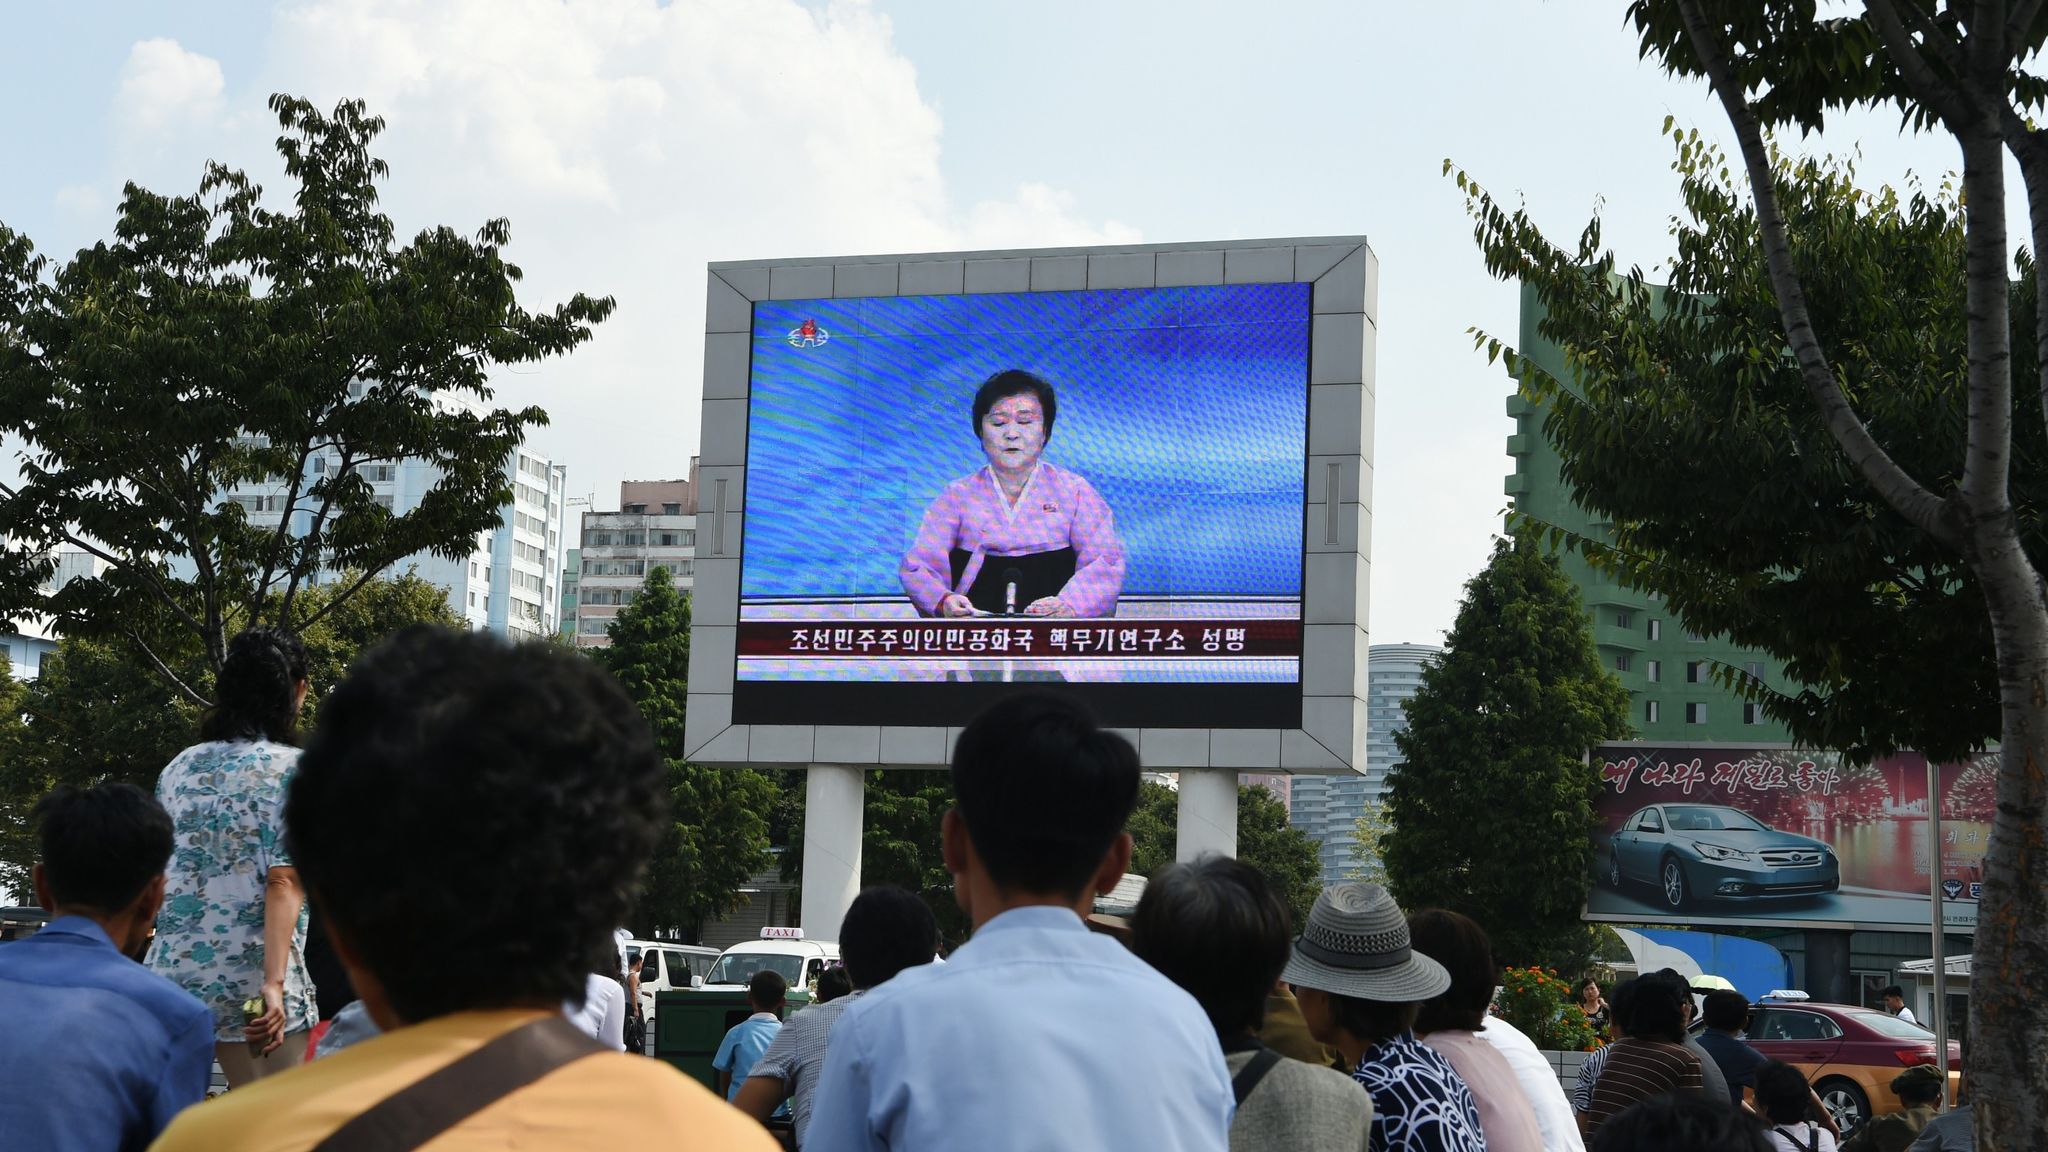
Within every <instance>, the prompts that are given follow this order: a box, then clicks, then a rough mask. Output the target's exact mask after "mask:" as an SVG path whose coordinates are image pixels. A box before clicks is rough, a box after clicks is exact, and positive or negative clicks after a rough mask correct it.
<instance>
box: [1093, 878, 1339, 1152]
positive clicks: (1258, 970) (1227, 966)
mask: <svg viewBox="0 0 2048 1152" xmlns="http://www.w3.org/2000/svg"><path fill="white" fill-rule="evenodd" d="M1292 935H1293V932H1292V931H1291V930H1290V928H1289V925H1288V915H1287V906H1286V905H1284V904H1282V903H1281V902H1280V897H1279V895H1278V894H1276V893H1275V892H1274V891H1273V887H1272V885H1271V884H1268V883H1267V882H1266V878H1265V876H1264V875H1262V874H1261V873H1260V872H1259V870H1258V869H1256V868H1254V867H1252V866H1251V865H1249V864H1246V863H1244V862H1243V861H1241V860H1233V859H1231V858H1229V857H1227V856H1218V855H1216V854H1214V853H1210V854H1207V855H1204V856H1203V857H1202V858H1201V859H1199V860H1196V861H1195V862H1194V863H1192V864H1168V865H1167V866H1166V867H1164V868H1162V869H1160V870H1159V871H1158V872H1155V873H1153V875H1152V879H1151V882H1150V883H1148V884H1146V885H1145V895H1144V897H1143V898H1142V899H1140V900H1139V901H1138V910H1137V914H1136V915H1134V916H1133V917H1131V950H1132V951H1134V952H1136V953H1137V954H1138V956H1139V958H1140V959H1142V960H1144V961H1145V962H1146V963H1148V964H1150V965H1152V966H1153V967H1154V968H1157V969H1159V971H1160V972H1161V973H1162V974H1164V975H1165V976H1166V978H1167V979H1169V980H1171V981H1173V982H1174V983H1175V984H1178V985H1180V986H1181V987H1183V988H1185V989H1187V990H1188V992H1189V993H1190V994H1192V995H1193V996H1194V998H1195V1000H1196V1001H1197V1002H1199V1003H1200V1004H1201V1005H1202V1010H1203V1011H1204V1012H1207V1013H1208V1014H1209V1023H1210V1024H1211V1025H1213V1026H1214V1027H1215V1029H1216V1038H1217V1040H1218V1041H1219V1042H1221V1044H1222V1045H1223V1053H1224V1059H1225V1061H1226V1062H1227V1063H1228V1065H1229V1067H1230V1072H1231V1088H1232V1089H1233V1090H1234V1091H1235V1093H1236V1095H1237V1097H1238V1106H1237V1116H1236V1117H1235V1118H1234V1119H1232V1120H1231V1122H1230V1143H1231V1147H1233V1148H1238V1149H1272V1150H1275V1152H1278V1150H1281V1149H1308V1148H1329V1149H1350V1150H1352V1152H1364V1150H1365V1148H1366V1146H1367V1142H1368V1136H1367V1131H1368V1126H1369V1124H1370V1122H1371V1119H1372V1097H1370V1096H1368V1095H1367V1094H1366V1091H1365V1089H1364V1088H1363V1087H1362V1086H1360V1085H1359V1083H1358V1082H1357V1081H1356V1080H1353V1079H1352V1078H1351V1077H1350V1076H1347V1075H1345V1074H1344V1073H1342V1072H1339V1071H1337V1070H1336V1069H1335V1068H1329V1067H1322V1066H1318V1065H1315V1064H1306V1063H1303V1062H1302V1061H1300V1060H1288V1059H1283V1058H1282V1057H1281V1056H1280V1054H1279V1053H1277V1052H1274V1051H1273V1050H1271V1049H1269V1048H1267V1047H1266V1046H1265V1045H1264V1044H1261V1043H1260V1042H1259V1040H1258V1038H1257V1031H1258V1028H1259V1025H1260V1024H1261V1023H1262V1018H1263V1017H1264V1015H1265V1011H1266V995H1267V993H1268V991H1269V990H1271V989H1272V987H1273V985H1274V983H1275V982H1276V981H1278V980H1279V979H1280V970H1281V969H1283V968H1285V967H1286V966H1287V958H1288V956H1289V955H1290V952H1291V949H1290V947H1289V941H1290V938H1291V937H1292Z"/></svg>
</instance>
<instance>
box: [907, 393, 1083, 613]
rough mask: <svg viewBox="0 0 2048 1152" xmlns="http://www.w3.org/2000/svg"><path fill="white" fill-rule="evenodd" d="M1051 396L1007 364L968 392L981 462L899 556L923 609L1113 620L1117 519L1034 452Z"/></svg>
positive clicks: (1041, 443) (936, 504) (1055, 407)
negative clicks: (984, 458)
mask: <svg viewBox="0 0 2048 1152" xmlns="http://www.w3.org/2000/svg"><path fill="white" fill-rule="evenodd" d="M1058 414H1059V399H1058V397H1057V396H1055V395H1054V393H1053V388H1052V385H1050V384H1048V383H1046V382H1045V381H1043V380H1041V379H1039V378H1038V377H1036V376H1034V375H1032V374H1031V373H1029V372H1024V371H1020V370H1018V369H1014V368H1013V369H1009V370H1007V371H1003V372H998V373H996V374H995V375H993V376H991V377H989V378H988V380H987V381H985V382H984V383H983V384H982V386H981V388H980V389H979V390H978V391H976V392H975V394H974V422H973V427H974V433H975V435H976V436H977V437H979V438H980V440H981V450H982V452H983V453H984V454H986V455H987V456H988V465H987V466H986V467H983V468H979V469H977V470H975V471H974V472H973V473H971V474H970V475H967V476H964V477H962V478H961V479H959V480H955V481H954V482H953V483H951V484H948V485H947V486H946V488H945V491H943V492H941V493H939V498H938V499H936V500H934V501H932V505H931V507H930V508H928V509H926V510H925V514H924V522H923V524H922V525H920V526H919V528H918V531H917V540H916V542H915V543H913V544H912V545H911V547H910V551H909V552H908V553H907V554H905V555H904V557H903V568H902V571H901V572H900V573H899V575H900V576H901V578H902V581H903V591H904V592H905V593H906V594H908V595H909V597H910V600H911V602H912V603H913V604H915V605H917V611H918V614H919V615H922V616H974V615H996V616H1005V615H1025V616H1113V615H1115V614H1116V600H1117V595H1118V593H1120V592H1121V591H1122V590H1123V584H1124V548H1123V542H1122V541H1121V540H1119V539H1117V534H1116V517H1115V515H1114V514H1112V513H1111V512H1110V510H1109V505H1108V504H1106V503H1104V502H1103V499H1102V497H1101V495H1099V494H1098V493H1097V492H1096V491H1095V486H1094V485H1092V484H1090V483H1088V481H1086V480H1084V479H1082V478H1081V477H1080V476H1079V475H1078V474H1076V473H1073V472H1069V471H1068V470H1066V469H1065V468H1061V467H1059V466H1058V465H1055V464H1053V463H1051V462H1049V461H1047V460H1045V459H1044V453H1045V445H1046V443H1047V441H1049V440H1051V439H1052V426H1053V420H1054V418H1055V417H1056V416H1057V415H1058Z"/></svg>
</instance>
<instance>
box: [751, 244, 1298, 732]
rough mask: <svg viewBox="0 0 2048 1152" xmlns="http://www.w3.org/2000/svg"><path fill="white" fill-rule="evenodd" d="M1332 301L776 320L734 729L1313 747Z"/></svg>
mask: <svg viewBox="0 0 2048 1152" xmlns="http://www.w3.org/2000/svg"><path fill="white" fill-rule="evenodd" d="M1312 290H1313V289H1312V286H1311V285H1309V284H1247V285H1219V286H1206V287H1179V288H1143V289H1127V290H1097V291H1079V292H1035V293H1004V294H986V295H959V296H908V297H880V298H868V299H831V300H790V301H773V302H760V303H756V304H755V305H754V311H753V328H752V351H751V374H750V382H749V387H748V395H749V410H748V420H747V495H746V513H747V515H746V522H745V523H746V528H745V538H744V540H743V542H742V549H741V550H742V564H741V577H740V617H739V627H738V632H737V657H736V658H737V668H736V675H735V685H734V699H733V707H734V720H735V722H737V723H774V722H780V721H786V720H787V718H788V717H789V716H791V715H794V714H799V713H800V714H801V715H803V716H804V717H805V718H806V719H808V720H812V721H814V722H819V723H858V724H876V723H882V724H921V725H933V724H947V725H958V724H962V723H965V722H966V720H967V719H969V718H971V717H972V716H973V714H974V713H975V712H976V711H978V710H979V709H980V708H981V707H983V706H985V705H986V703H987V702H988V701H989V700H990V699H992V698H994V697H995V696H997V695H999V694H1001V693H1004V692H1007V691H1014V690H1016V687H1017V686H1019V685H1036V686H1040V687H1046V688H1054V689H1059V690H1065V691H1070V692H1073V693H1076V694H1079V695H1082V696H1084V697H1086V698H1088V699H1090V700H1091V702H1092V703H1093V704H1094V705H1095V709H1096V711H1097V713H1098V714H1099V716H1100V717H1101V719H1102V720H1103V721H1104V722H1105V723H1108V724H1112V725H1119V726H1125V725H1128V726H1184V727H1221V726H1226V725H1237V726H1247V727H1296V726H1298V725H1299V724H1300V696H1299V692H1300V688H1299V684H1300V665H1301V636H1302V631H1301V591H1302V528H1303V477H1304V473H1305V467H1306V458H1305V451H1306V445H1305V437H1306V426H1307V420H1308V377H1309V328H1310V304H1311V293H1312Z"/></svg>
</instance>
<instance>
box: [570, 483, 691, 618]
mask: <svg viewBox="0 0 2048 1152" xmlns="http://www.w3.org/2000/svg"><path fill="white" fill-rule="evenodd" d="M696 557H697V460H696V458H695V457H692V458H691V460H690V478H689V479H688V480H627V481H625V482H624V483H622V484H620V485H619V508H618V511H616V512H585V513H584V514H583V537H582V541H581V546H580V547H579V548H578V549H577V560H578V568H579V571H578V573H577V589H576V646H577V647H579V648H603V647H607V646H608V645H610V643H611V639H610V637H609V636H607V635H606V629H608V628H609V627H610V626H611V622H612V618H613V617H615V616H617V615H618V614H619V609H621V608H623V607H625V606H626V605H628V604H631V603H632V602H633V598H634V597H635V596H638V595H639V593H640V588H641V586H642V585H643V584H644V583H646V580H647V573H648V572H650V571H652V570H653V569H656V568H666V569H668V574H669V578H670V580H671V581H672V582H673V583H674V585H675V587H676V590H677V591H679V592H685V593H687V592H688V591H689V590H690V589H691V588H692V587H694V586H695V584H696V579H695V567H696Z"/></svg>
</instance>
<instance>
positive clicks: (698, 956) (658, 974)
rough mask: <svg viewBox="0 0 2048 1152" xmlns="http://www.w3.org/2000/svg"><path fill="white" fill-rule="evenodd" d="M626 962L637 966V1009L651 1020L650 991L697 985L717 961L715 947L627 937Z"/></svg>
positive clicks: (700, 984)
mask: <svg viewBox="0 0 2048 1152" xmlns="http://www.w3.org/2000/svg"><path fill="white" fill-rule="evenodd" d="M625 949H626V962H627V963H629V964H637V965H639V966H640V1012H641V1015H642V1016H643V1017H644V1018H646V1019H648V1020H652V1019H654V994H655V993H656V992H670V991H674V990H676V989H678V988H697V987H701V986H702V985H703V983H704V978H705V977H706V976H709V975H711V966H712V965H713V964H716V963H718V949H716V948H705V947H701V946H699V945H696V944H672V943H669V942H667V941H662V940H628V941H626V942H625Z"/></svg>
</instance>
